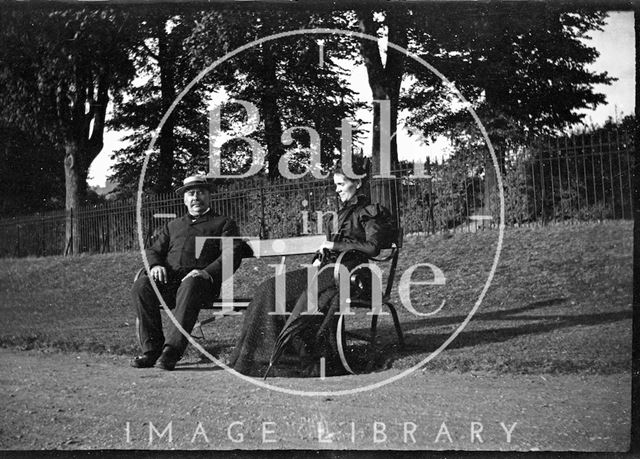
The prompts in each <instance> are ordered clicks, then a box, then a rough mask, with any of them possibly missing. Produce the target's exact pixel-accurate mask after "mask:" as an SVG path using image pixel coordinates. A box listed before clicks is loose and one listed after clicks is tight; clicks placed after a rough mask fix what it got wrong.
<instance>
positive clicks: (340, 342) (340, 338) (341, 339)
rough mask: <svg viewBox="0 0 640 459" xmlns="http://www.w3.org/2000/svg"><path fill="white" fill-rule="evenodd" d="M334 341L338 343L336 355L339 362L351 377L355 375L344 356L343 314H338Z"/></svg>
mask: <svg viewBox="0 0 640 459" xmlns="http://www.w3.org/2000/svg"><path fill="white" fill-rule="evenodd" d="M336 341H338V343H337V344H338V355H339V356H340V362H342V366H343V367H344V369H345V370H347V371H348V372H349V373H351V374H352V375H355V373H354V371H353V370H352V369H351V367H350V366H349V364H348V363H347V358H346V356H345V355H344V344H345V343H346V340H345V336H344V314H340V318H339V319H338V328H337V330H336Z"/></svg>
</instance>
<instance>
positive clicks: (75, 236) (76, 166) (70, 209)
mask: <svg viewBox="0 0 640 459" xmlns="http://www.w3.org/2000/svg"><path fill="white" fill-rule="evenodd" d="M64 150H65V157H64V179H65V180H64V182H65V195H66V197H65V210H66V211H67V218H66V224H65V247H66V249H65V254H75V255H77V254H79V253H80V251H81V248H82V245H81V238H80V225H79V224H78V210H79V207H80V203H81V202H82V201H84V198H85V197H86V194H87V173H88V166H87V167H85V166H83V164H82V163H83V162H82V158H81V155H80V148H79V146H78V144H77V143H76V142H74V141H67V142H66V143H65V147H64Z"/></svg>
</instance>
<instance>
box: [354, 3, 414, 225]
mask: <svg viewBox="0 0 640 459" xmlns="http://www.w3.org/2000/svg"><path fill="white" fill-rule="evenodd" d="M358 16H359V26H360V30H361V31H362V32H363V33H366V34H368V35H372V36H376V34H377V29H378V26H379V24H378V23H376V22H375V21H374V20H373V13H372V12H371V10H361V11H359V12H358ZM385 23H386V25H387V27H388V38H389V41H390V42H392V43H394V44H396V45H399V46H402V47H406V45H407V32H406V31H407V28H406V24H405V26H404V27H403V25H402V12H401V10H395V9H394V10H392V11H387V12H386V13H385ZM360 52H361V54H362V57H363V59H364V63H365V66H366V69H367V76H368V80H369V86H370V88H371V93H372V95H373V99H374V101H376V100H377V101H388V104H389V115H388V122H389V126H388V130H387V131H386V132H388V137H389V138H390V139H389V138H385V137H387V136H383V135H382V133H383V132H385V131H384V130H383V129H386V128H387V126H384V125H383V124H384V123H386V122H387V120H386V119H384V118H385V116H383V111H382V106H381V104H380V103H375V102H374V105H373V127H372V129H373V132H372V134H373V135H372V145H371V160H372V169H371V175H372V177H371V200H372V201H373V202H378V203H380V204H382V205H383V206H385V207H387V208H388V209H389V210H391V212H392V213H393V214H394V215H396V216H399V211H400V208H401V206H400V199H401V196H402V195H401V193H399V192H398V183H399V181H398V180H397V179H395V178H389V177H384V175H387V174H386V172H388V171H386V168H387V164H388V167H389V169H390V171H391V172H392V171H394V169H397V167H398V143H397V140H396V139H397V135H395V134H396V131H397V129H398V102H399V97H400V84H401V83H402V76H403V74H404V55H403V54H402V53H400V52H399V51H396V50H394V49H392V48H387V60H386V62H385V64H384V65H383V64H382V58H381V56H380V51H379V48H378V44H377V43H376V42H374V41H372V40H367V39H363V40H362V43H361V46H360ZM387 141H389V145H388V154H389V157H388V158H385V157H384V156H385V155H383V154H382V152H383V151H385V152H386V151H387V150H386V148H387V146H386V145H384V144H383V142H387ZM381 173H382V175H383V177H375V176H377V175H381ZM398 224H399V218H398Z"/></svg>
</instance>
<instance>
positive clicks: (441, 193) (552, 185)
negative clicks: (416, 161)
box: [0, 131, 634, 257]
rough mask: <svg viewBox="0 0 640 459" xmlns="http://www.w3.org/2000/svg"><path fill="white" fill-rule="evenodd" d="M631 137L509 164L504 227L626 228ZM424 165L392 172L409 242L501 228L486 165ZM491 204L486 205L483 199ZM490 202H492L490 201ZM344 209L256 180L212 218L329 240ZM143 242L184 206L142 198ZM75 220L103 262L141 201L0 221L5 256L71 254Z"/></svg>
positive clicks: (133, 224) (310, 189) (579, 140)
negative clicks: (590, 223)
mask: <svg viewBox="0 0 640 459" xmlns="http://www.w3.org/2000/svg"><path fill="white" fill-rule="evenodd" d="M632 139H633V135H632V133H630V132H626V131H618V132H616V131H614V132H610V133H599V134H582V135H576V136H573V137H568V138H558V139H544V140H542V141H539V142H536V143H534V144H533V146H532V147H530V148H528V149H525V150H523V151H520V152H518V154H517V155H515V154H514V155H507V158H505V161H504V170H503V171H502V182H503V185H504V197H505V223H506V224H507V225H524V224H546V223H549V222H575V221H580V220H601V219H630V218H632V213H631V192H632V187H631V181H632V177H631V170H632V165H633V160H634V146H633V142H632ZM476 156H477V158H479V159H476V162H467V163H465V162H464V161H460V160H455V161H454V160H449V161H445V162H441V163H437V162H436V163H431V162H428V163H427V165H426V170H427V178H416V177H414V176H413V175H412V170H402V171H395V172H394V175H395V176H396V179H395V180H389V181H387V182H386V183H387V186H395V187H396V190H397V195H398V198H399V213H400V224H401V226H402V228H403V229H404V234H405V235H406V234H410V233H422V234H434V233H437V232H440V231H476V230H478V229H483V228H489V227H493V226H495V225H496V224H497V222H498V221H499V210H500V209H499V205H498V204H499V199H498V194H497V193H496V192H495V191H491V190H485V172H484V169H483V164H484V160H483V159H482V158H481V155H476ZM487 192H490V193H489V197H488V198H486V196H485V195H486V193H487ZM485 198H486V199H485ZM338 205H339V202H338V200H337V197H336V195H335V193H334V186H333V183H332V180H331V179H330V178H327V179H314V178H312V177H305V178H303V179H299V180H287V179H284V178H280V179H277V180H275V181H267V180H266V179H264V178H261V177H250V178H248V179H241V180H240V179H239V180H236V181H233V182H229V183H224V184H222V185H220V186H219V187H218V188H217V189H216V191H215V192H214V193H213V195H212V208H213V209H215V210H216V211H218V212H220V213H222V214H224V215H229V216H232V217H233V218H234V219H235V220H236V221H237V222H238V225H239V226H240V228H241V230H242V233H243V234H244V235H246V236H255V237H261V238H276V237H285V236H294V235H300V234H309V233H318V232H325V231H326V230H327V228H326V224H327V223H328V220H327V221H323V222H320V223H321V224H320V225H318V219H322V218H323V217H322V216H323V215H325V214H326V213H327V212H330V211H335V210H337V208H338ZM141 210H142V211H141V226H142V233H141V234H142V239H143V241H144V244H145V245H148V244H149V243H150V242H151V241H152V240H153V237H154V234H155V233H156V232H157V231H158V230H159V229H160V228H161V227H162V225H164V224H165V223H166V221H167V219H168V218H171V217H173V216H179V215H182V214H183V212H184V204H183V202H182V198H181V197H179V196H177V195H175V194H173V193H169V194H164V195H145V196H144V197H143V199H142V205H141ZM70 218H73V219H76V221H77V225H76V228H78V234H75V235H73V237H77V238H80V251H81V252H88V253H96V252H97V253H105V252H121V251H130V250H137V249H138V247H139V244H138V240H139V236H138V225H137V218H136V200H135V199H126V200H120V201H108V202H106V203H104V204H100V205H94V206H86V207H83V208H80V209H78V210H77V211H76V212H74V213H70V212H65V211H53V212H47V213H42V214H36V215H31V216H25V217H15V218H10V219H7V218H5V219H1V220H0V256H1V257H7V256H13V257H21V256H29V255H34V256H43V255H59V254H63V253H65V251H68V250H69V248H70V247H71V244H70V241H65V222H66V220H67V219H70Z"/></svg>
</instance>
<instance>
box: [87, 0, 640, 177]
mask: <svg viewBox="0 0 640 459" xmlns="http://www.w3.org/2000/svg"><path fill="white" fill-rule="evenodd" d="M634 42H635V38H634V30H633V12H611V13H609V18H608V19H607V24H606V26H605V27H604V30H603V31H602V32H594V33H593V34H592V42H591V43H592V44H593V46H595V47H596V49H598V51H599V52H600V57H599V58H598V60H597V61H596V62H595V63H594V64H593V66H592V67H591V68H592V70H594V71H598V72H603V71H606V72H608V73H609V74H610V75H611V76H613V77H616V78H618V80H617V81H615V82H613V84H612V85H610V86H606V85H602V86H597V87H596V90H597V91H598V92H602V93H604V94H605V95H606V96H607V103H606V105H601V106H599V107H598V108H596V109H595V110H588V111H587V110H585V111H584V112H585V113H586V114H587V118H586V119H585V121H586V122H587V124H591V122H592V123H594V124H602V123H604V121H605V120H606V119H607V118H609V117H612V118H614V119H615V118H616V117H617V118H622V117H623V116H625V115H630V114H633V112H634V110H635V44H634ZM352 74H353V77H352V80H351V81H353V83H352V84H353V88H354V90H356V91H358V92H359V93H360V94H361V95H362V97H363V99H364V100H371V92H370V90H369V88H368V85H367V77H366V70H365V69H364V67H360V68H354V69H353V72H352ZM359 115H360V116H361V117H362V119H363V121H365V122H366V121H368V122H369V123H371V116H372V115H371V112H368V113H367V112H366V111H363V112H362V113H360V114H359ZM122 136H123V133H122V132H117V131H107V132H105V136H104V148H103V150H102V152H101V153H100V154H99V155H98V157H97V158H96V159H95V160H94V161H93V163H92V164H91V168H90V169H89V180H88V183H89V185H90V186H104V185H105V181H106V177H107V175H108V174H109V172H108V170H109V167H110V166H111V165H112V163H113V161H112V160H111V159H110V157H111V155H112V153H113V152H114V151H115V150H118V149H120V148H123V147H124V146H125V145H126V143H125V142H122V141H121V140H120V139H121V137H122ZM370 144H371V141H370V139H366V140H365V146H364V151H365V152H366V151H368V150H369V148H370ZM445 151H446V142H445V141H439V142H436V143H435V144H434V145H424V144H421V143H420V142H416V141H415V140H413V139H411V138H409V136H408V134H407V133H406V131H401V132H399V133H398V154H399V157H400V159H408V160H421V161H423V160H424V159H425V158H426V156H427V155H428V156H430V157H431V158H435V157H438V158H441V157H442V156H443V154H444V153H445Z"/></svg>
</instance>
